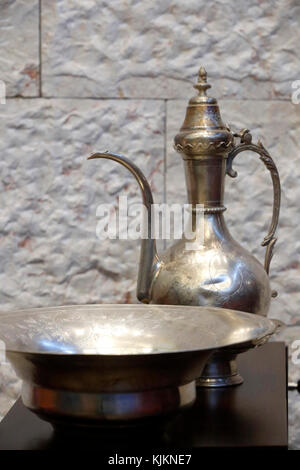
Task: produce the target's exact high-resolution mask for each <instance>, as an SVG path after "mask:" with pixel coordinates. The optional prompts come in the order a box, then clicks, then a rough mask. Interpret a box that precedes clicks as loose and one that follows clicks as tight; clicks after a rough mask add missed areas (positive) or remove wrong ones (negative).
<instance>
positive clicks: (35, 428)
mask: <svg viewBox="0 0 300 470" xmlns="http://www.w3.org/2000/svg"><path fill="white" fill-rule="evenodd" d="M238 364H239V370H240V372H241V374H242V376H243V377H244V383H243V385H239V386H236V387H231V388H223V389H222V388H221V389H198V394H197V402H196V403H195V405H194V406H193V408H191V409H189V410H186V411H184V412H182V413H180V414H179V415H177V416H175V417H173V418H172V419H170V420H169V421H168V422H167V423H163V424H162V423H160V424H152V425H149V426H144V427H139V428H132V429H105V430H104V431H102V432H97V433H95V432H93V433H89V432H88V431H85V432H81V433H80V434H78V433H76V432H75V431H74V432H72V430H71V432H69V433H64V432H54V431H53V429H52V427H51V425H50V424H48V423H46V422H44V421H42V420H41V419H39V418H38V417H37V416H35V415H34V414H33V413H31V412H30V411H29V410H27V409H26V408H25V407H24V406H23V404H22V402H21V400H20V399H19V400H18V401H17V403H16V404H15V405H14V406H13V407H12V409H11V410H10V411H9V413H8V414H7V415H6V416H5V418H4V419H3V420H2V422H1V423H0V450H4V449H20V450H21V449H24V450H25V449H31V450H38V449H39V450H41V449H48V450H58V449H60V450H68V449H69V450H70V449H73V450H80V449H85V450H86V449H89V450H97V451H101V450H112V449H115V450H118V449H127V448H135V449H137V448H138V447H137V446H139V448H140V446H143V447H146V448H151V447H156V448H158V447H159V448H161V449H162V448H166V447H171V448H172V449H177V448H178V449H179V448H191V447H194V448H214V449H215V448H218V449H220V448H232V447H234V448H273V449H275V448H281V449H285V448H287V445H288V434H287V381H286V375H287V374H286V350H285V345H284V343H269V344H266V345H264V346H262V347H260V348H258V349H254V350H252V351H249V352H247V353H244V354H241V355H240V356H239V358H238Z"/></svg>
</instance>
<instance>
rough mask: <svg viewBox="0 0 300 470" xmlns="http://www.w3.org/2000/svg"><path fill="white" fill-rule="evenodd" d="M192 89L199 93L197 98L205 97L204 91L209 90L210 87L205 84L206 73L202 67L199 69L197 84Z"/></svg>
mask: <svg viewBox="0 0 300 470" xmlns="http://www.w3.org/2000/svg"><path fill="white" fill-rule="evenodd" d="M194 88H196V90H198V91H199V96H206V90H208V89H209V88H211V85H210V84H209V83H207V73H206V70H205V68H204V67H200V70H199V73H198V82H197V83H196V84H195V85H194Z"/></svg>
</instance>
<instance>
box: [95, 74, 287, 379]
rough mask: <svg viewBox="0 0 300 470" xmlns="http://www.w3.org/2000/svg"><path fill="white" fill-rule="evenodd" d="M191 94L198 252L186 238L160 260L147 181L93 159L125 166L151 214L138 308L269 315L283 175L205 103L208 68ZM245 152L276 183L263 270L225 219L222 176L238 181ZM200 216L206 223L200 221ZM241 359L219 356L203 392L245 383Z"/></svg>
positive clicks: (187, 141)
mask: <svg viewBox="0 0 300 470" xmlns="http://www.w3.org/2000/svg"><path fill="white" fill-rule="evenodd" d="M194 88H196V89H197V90H198V94H197V96H195V97H193V98H192V99H191V100H190V101H189V104H188V107H187V111H186V116H185V120H184V123H183V125H182V127H181V129H180V131H179V133H178V134H177V135H176V136H175V149H176V150H177V152H179V153H181V154H182V157H183V162H184V168H185V178H186V185H187V193H188V202H189V203H190V204H191V207H192V210H191V214H190V217H191V226H192V227H193V231H194V234H195V237H197V236H198V235H199V234H198V231H199V233H200V231H201V234H202V243H201V244H199V245H198V246H197V247H196V248H195V249H186V246H187V245H186V244H187V242H189V243H190V242H191V240H190V239H187V238H186V236H185V233H183V236H182V239H181V240H179V241H177V242H176V243H175V244H174V245H173V246H171V247H170V248H169V249H167V250H166V251H165V252H164V253H162V254H160V255H158V253H157V250H156V243H155V239H153V238H151V233H152V232H151V229H152V217H151V206H152V204H153V197H152V193H151V189H150V186H149V183H148V182H147V179H146V178H145V176H144V175H143V173H142V172H141V171H140V169H139V168H138V167H136V166H135V165H134V164H133V163H132V162H130V160H128V159H127V158H125V157H124V156H122V155H118V154H114V153H109V152H103V153H95V154H93V155H91V156H90V157H89V158H90V159H94V158H107V159H111V160H114V161H116V162H118V163H121V164H122V165H124V166H125V167H126V168H127V169H128V170H129V171H131V173H132V174H133V175H134V176H135V178H136V179H137V181H138V183H139V185H140V188H141V191H142V196H143V202H144V204H145V206H146V208H147V215H148V238H145V239H142V241H141V255H140V264H139V274H138V283H137V298H138V300H140V301H141V302H144V303H154V304H171V305H201V306H216V307H224V308H227V309H233V310H241V311H244V312H250V313H256V314H259V315H266V314H267V312H268V309H269V306H270V300H271V297H276V295H277V293H276V292H274V291H271V288H270V282H269V278H268V274H269V268H270V262H271V258H272V252H273V248H274V245H275V242H276V238H275V236H274V235H275V231H276V228H277V224H278V217H279V209H280V180H279V175H278V171H277V168H276V165H275V163H274V161H273V160H272V158H271V156H270V154H269V153H268V151H267V150H266V149H265V148H264V146H263V145H262V143H261V142H258V143H257V144H253V143H252V136H251V134H250V132H249V130H248V129H243V130H242V131H241V132H240V133H239V134H235V133H233V132H232V131H231V130H230V128H229V127H227V126H225V125H224V124H223V122H222V119H221V116H220V111H219V106H218V103H217V101H216V99H215V98H212V97H209V96H207V93H206V91H207V89H208V88H210V85H209V84H208V83H207V74H206V71H205V69H204V68H201V69H200V71H199V77H198V82H197V83H196V84H195V85H194ZM236 139H239V142H238V143H236ZM244 150H252V151H253V152H255V153H256V154H258V155H259V158H260V160H261V161H262V162H263V163H264V165H265V167H266V168H267V169H268V170H269V172H270V174H271V178H272V183H273V190H274V204H273V216H272V221H271V225H270V228H269V232H268V234H267V235H266V236H265V238H264V240H263V242H262V246H265V247H266V253H265V260H264V266H263V265H262V264H261V263H260V262H259V261H258V260H257V259H256V258H255V257H254V256H253V255H252V254H250V253H249V252H248V251H247V250H245V249H244V248H243V247H242V246H241V245H240V244H239V243H237V242H236V241H235V240H234V239H233V238H232V236H231V235H230V233H229V230H228V228H227V226H226V222H225V219H224V211H225V210H226V208H225V206H224V203H223V201H224V185H225V176H226V174H228V175H229V176H231V177H235V176H236V172H235V171H234V170H233V169H232V163H233V160H234V158H235V157H236V156H237V155H238V154H239V153H241V152H243V151H244ZM199 208H200V209H199ZM199 210H200V211H202V217H197V215H198V212H199ZM199 220H200V221H201V227H200V226H199ZM197 224H198V225H197ZM243 350H244V348H243ZM239 352H242V350H241V349H239V348H235V349H232V348H231V349H224V350H220V351H219V352H217V353H216V354H214V356H213V358H212V359H211V361H210V363H209V364H207V366H206V368H205V370H204V372H203V375H202V376H201V377H200V378H199V380H198V385H201V386H213V387H216V386H229V385H237V384H240V383H242V382H243V379H242V377H241V376H240V375H239V373H238V371H237V367H236V362H235V358H236V354H237V353H239Z"/></svg>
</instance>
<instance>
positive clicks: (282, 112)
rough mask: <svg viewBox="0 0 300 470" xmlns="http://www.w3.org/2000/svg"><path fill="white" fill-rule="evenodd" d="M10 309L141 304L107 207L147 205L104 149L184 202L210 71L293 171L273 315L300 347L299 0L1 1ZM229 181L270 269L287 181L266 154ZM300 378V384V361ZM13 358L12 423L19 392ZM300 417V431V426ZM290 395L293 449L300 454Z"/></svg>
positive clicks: (157, 192) (240, 232)
mask: <svg viewBox="0 0 300 470" xmlns="http://www.w3.org/2000/svg"><path fill="white" fill-rule="evenodd" d="M0 8H1V13H0V80H2V81H3V82H4V83H5V85H6V103H5V104H4V103H2V104H0V152H1V157H0V204H1V211H0V310H1V311H2V312H4V311H10V310H14V309H17V308H22V307H31V306H32V307H37V306H48V305H60V304H72V303H76V304H77V303H97V302H104V303H107V302H110V303H112V302H114V303H115V302H117V303H119V302H122V303H123V302H126V303H127V302H129V303H130V302H136V299H135V285H136V275H137V262H138V257H139V247H138V242H134V241H126V240H105V241H99V240H98V239H97V237H96V233H95V230H96V224H97V218H96V207H97V205H98V204H99V203H100V202H107V203H111V202H113V203H114V204H115V205H117V203H118V196H119V195H127V196H128V197H129V198H130V202H134V201H140V194H139V190H138V187H137V184H136V182H135V180H134V179H133V178H132V177H131V176H130V174H129V172H126V170H125V169H123V168H122V167H121V166H119V165H115V164H114V163H112V162H110V161H93V162H87V161H86V158H87V156H88V155H89V154H90V153H91V152H92V151H96V150H103V149H110V150H112V151H114V152H119V153H124V154H125V155H127V156H128V157H129V158H130V159H132V160H133V161H134V162H135V163H136V164H137V165H139V166H140V167H141V169H142V170H143V171H144V173H145V175H146V176H147V177H148V178H149V181H150V183H151V187H152V190H153V193H154V197H155V201H156V202H163V201H167V202H184V201H185V200H186V199H185V198H186V196H185V183H184V176H183V167H182V162H181V157H180V155H177V154H176V153H175V151H174V150H173V148H172V139H173V137H174V135H175V133H176V132H177V131H178V129H179V127H180V126H181V124H182V122H183V118H184V113H185V107H186V104H187V101H188V99H189V98H190V97H191V96H192V95H193V94H194V90H193V88H192V84H193V83H194V82H195V80H196V78H197V73H198V70H199V67H200V66H201V65H203V66H205V67H206V69H207V72H208V79H209V82H210V83H211V84H212V86H213V87H212V90H210V94H211V95H212V96H215V97H217V98H218V99H219V104H220V107H221V114H222V117H223V120H224V121H225V122H226V123H228V124H229V125H230V126H231V127H232V128H233V129H234V130H239V129H241V128H245V127H247V128H249V129H251V130H252V133H253V136H254V140H255V141H256V140H257V139H258V138H261V139H262V141H263V143H264V145H265V146H266V147H267V148H268V150H269V151H270V153H271V155H272V156H273V158H274V159H275V161H276V164H277V165H278V169H279V172H280V176H281V182H282V210H281V218H280V226H279V231H278V242H277V245H276V249H275V255H274V259H273V261H272V265H271V282H272V288H273V289H276V290H278V292H279V296H278V298H277V299H274V300H272V306H271V310H270V314H269V316H270V317H276V318H280V319H282V320H283V321H284V322H286V323H287V324H288V328H287V329H286V330H285V331H284V332H283V333H282V334H281V336H280V338H279V339H284V340H285V341H286V342H287V343H288V344H291V343H292V341H294V340H295V339H300V313H299V305H300V289H299V279H300V258H299V253H300V223H299V222H300V206H299V200H300V184H299V178H300V164H299V156H300V142H299V140H300V105H297V104H293V103H292V101H291V96H292V93H293V91H294V90H293V88H292V83H293V82H294V81H295V80H300V48H299V43H300V27H299V22H300V4H299V2H298V1H297V0H277V1H275V0H265V1H256V0H241V1H239V2H234V1H231V2H230V1H228V0H219V1H216V2H208V1H204V0H189V1H184V0H181V1H171V0H164V1H161V2H155V1H153V0H152V1H151V0H143V1H140V0H108V1H92V0H85V1H84V2H82V1H79V0H41V1H38V0H23V1H22V0H15V1H14V0H0ZM237 160H238V161H237V163H236V169H237V170H238V173H239V176H238V178H237V179H235V180H232V179H229V178H228V177H227V180H226V204H227V206H228V210H227V212H226V214H225V215H226V217H227V222H228V225H229V228H230V230H231V233H232V235H233V236H234V238H236V239H237V240H238V241H239V242H240V243H241V244H243V245H244V246H245V247H248V249H249V250H251V251H252V252H253V253H254V254H255V255H256V256H257V257H258V259H260V260H261V261H262V260H263V256H264V250H263V248H262V247H260V242H261V241H262V240H263V237H264V235H265V234H266V233H267V229H268V224H269V223H270V219H271V212H272V185H271V180H270V176H269V174H268V172H267V171H266V170H265V168H264V166H263V164H262V163H261V162H260V161H259V159H258V158H257V156H256V155H255V154H246V153H243V154H242V156H241V157H240V158H238V159H237ZM289 374H290V379H296V378H299V377H300V370H299V365H298V366H296V365H294V364H292V362H291V363H290V372H289ZM19 385H20V384H19V382H18V381H17V380H16V378H15V375H14V374H13V372H12V371H11V368H10V366H9V365H8V364H7V363H6V362H5V361H4V359H3V358H2V362H1V367H0V414H1V415H3V414H5V413H6V411H7V410H8V409H9V407H10V406H11V405H12V403H13V402H14V400H15V398H16V397H17V395H18V393H19ZM297 418H298V423H297ZM299 418H300V399H299V397H298V396H297V395H296V392H292V393H290V430H291V432H290V442H291V446H293V447H296V446H299V447H300V419H299Z"/></svg>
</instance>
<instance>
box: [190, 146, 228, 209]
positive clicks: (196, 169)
mask: <svg viewBox="0 0 300 470" xmlns="http://www.w3.org/2000/svg"><path fill="white" fill-rule="evenodd" d="M224 157H225V156H221V155H216V157H212V156H211V155H210V156H208V157H207V158H206V157H201V158H199V159H184V167H185V179H186V186H187V193H188V202H189V204H192V205H193V206H196V204H202V205H203V206H204V211H205V212H207V213H214V212H223V211H224V210H225V207H224V204H223V203H224V180H225V171H226V165H225V163H226V159H225V158H224Z"/></svg>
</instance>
